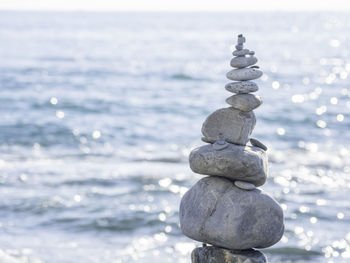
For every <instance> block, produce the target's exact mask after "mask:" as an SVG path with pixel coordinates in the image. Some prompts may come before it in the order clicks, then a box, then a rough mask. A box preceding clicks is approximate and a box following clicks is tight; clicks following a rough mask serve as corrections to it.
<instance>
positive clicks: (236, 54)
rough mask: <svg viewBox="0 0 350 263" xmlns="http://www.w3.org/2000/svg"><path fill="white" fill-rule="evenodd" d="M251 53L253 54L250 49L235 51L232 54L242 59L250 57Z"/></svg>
mask: <svg viewBox="0 0 350 263" xmlns="http://www.w3.org/2000/svg"><path fill="white" fill-rule="evenodd" d="M249 52H251V51H250V50H249V49H242V50H235V51H233V52H232V55H234V56H235V57H240V56H245V55H248V54H249Z"/></svg>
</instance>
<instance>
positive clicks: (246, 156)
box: [189, 144, 268, 186]
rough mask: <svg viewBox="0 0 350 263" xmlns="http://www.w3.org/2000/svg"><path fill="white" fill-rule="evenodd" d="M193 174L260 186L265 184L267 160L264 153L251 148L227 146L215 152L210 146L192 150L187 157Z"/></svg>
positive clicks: (258, 149)
mask: <svg viewBox="0 0 350 263" xmlns="http://www.w3.org/2000/svg"><path fill="white" fill-rule="evenodd" d="M189 161H190V167H191V169H192V171H193V172H195V173H198V174H204V175H214V176H220V177H225V178H228V179H231V180H240V181H244V182H248V183H252V184H254V185H255V186H261V185H263V184H264V183H265V182H266V178H267V173H268V158H267V154H266V152H265V151H263V150H262V149H260V148H257V147H252V146H240V145H235V144H228V147H226V148H224V149H222V150H220V151H217V150H215V149H214V146H213V145H212V144H208V145H203V146H201V147H198V148H196V149H194V150H193V151H192V152H191V153H190V156H189Z"/></svg>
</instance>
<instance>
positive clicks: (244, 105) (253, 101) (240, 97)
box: [226, 94, 263, 111]
mask: <svg viewBox="0 0 350 263" xmlns="http://www.w3.org/2000/svg"><path fill="white" fill-rule="evenodd" d="M226 102H227V103H228V104H229V105H231V106H232V107H233V108H235V109H238V110H241V111H252V110H254V109H256V108H257V107H259V106H260V105H261V104H262V102H263V101H262V97H261V96H256V95H253V94H237V95H233V96H231V97H229V98H227V99H226Z"/></svg>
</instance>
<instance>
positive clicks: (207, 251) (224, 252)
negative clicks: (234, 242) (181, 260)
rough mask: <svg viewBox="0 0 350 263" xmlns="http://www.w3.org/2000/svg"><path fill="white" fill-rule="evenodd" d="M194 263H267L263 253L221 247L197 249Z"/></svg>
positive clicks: (192, 256) (193, 258)
mask: <svg viewBox="0 0 350 263" xmlns="http://www.w3.org/2000/svg"><path fill="white" fill-rule="evenodd" d="M191 258H192V263H266V262H267V259H266V257H265V255H264V254H263V253H261V252H260V251H257V250H253V249H249V250H242V251H234V250H228V249H224V248H219V247H213V246H207V247H197V248H196V249H194V250H193V251H192V255H191Z"/></svg>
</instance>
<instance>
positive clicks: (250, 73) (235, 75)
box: [226, 68, 263, 81]
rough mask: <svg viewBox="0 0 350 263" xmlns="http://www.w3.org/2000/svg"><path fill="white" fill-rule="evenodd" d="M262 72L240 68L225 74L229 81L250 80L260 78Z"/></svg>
mask: <svg viewBox="0 0 350 263" xmlns="http://www.w3.org/2000/svg"><path fill="white" fill-rule="evenodd" d="M262 74H263V72H262V71H261V70H259V69H256V68H240V69H233V70H231V71H229V72H227V74H226V77H227V78H228V79H230V80H237V81H242V80H252V79H257V78H260V77H261V76H262Z"/></svg>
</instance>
